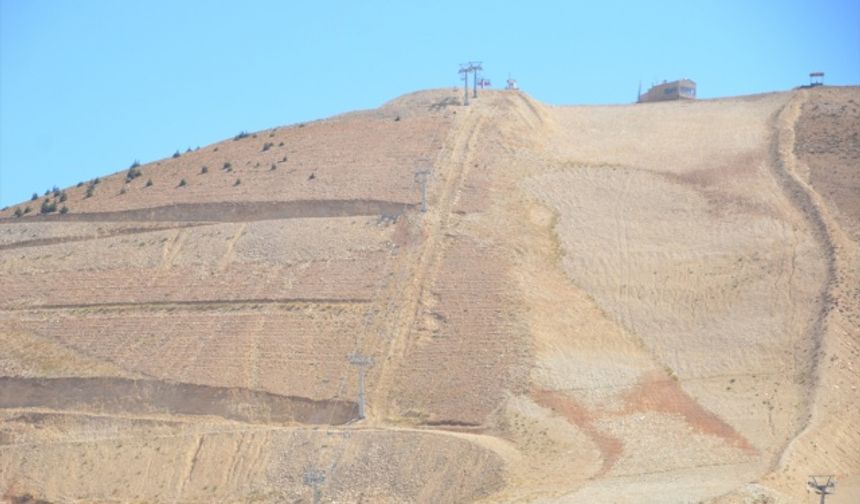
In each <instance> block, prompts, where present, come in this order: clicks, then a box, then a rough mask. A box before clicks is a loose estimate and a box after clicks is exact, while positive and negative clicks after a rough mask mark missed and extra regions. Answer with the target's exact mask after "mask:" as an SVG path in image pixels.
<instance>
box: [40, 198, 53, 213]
mask: <svg viewBox="0 0 860 504" xmlns="http://www.w3.org/2000/svg"><path fill="white" fill-rule="evenodd" d="M56 211H57V203H55V202H53V201H48V200H47V199H46V200H45V201H43V202H42V208H40V209H39V212H41V213H43V214H49V213H51V212H56Z"/></svg>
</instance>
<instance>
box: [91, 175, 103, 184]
mask: <svg viewBox="0 0 860 504" xmlns="http://www.w3.org/2000/svg"><path fill="white" fill-rule="evenodd" d="M101 181H102V179H100V178H98V177H96V178H94V179H93V181H92V182H90V184H91V185H96V184H100V183H101Z"/></svg>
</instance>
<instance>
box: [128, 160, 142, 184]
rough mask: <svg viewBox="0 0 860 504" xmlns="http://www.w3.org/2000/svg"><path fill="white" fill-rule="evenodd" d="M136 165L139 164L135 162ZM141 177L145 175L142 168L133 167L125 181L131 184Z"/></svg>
mask: <svg viewBox="0 0 860 504" xmlns="http://www.w3.org/2000/svg"><path fill="white" fill-rule="evenodd" d="M135 163H137V161H135ZM141 175H143V173H142V172H141V171H140V168H138V167H137V166H134V165H132V167H131V168H129V169H128V173H126V174H125V181H126V182H131V181H132V180H134V179H136V178H137V177H140V176H141Z"/></svg>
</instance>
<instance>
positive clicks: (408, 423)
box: [0, 88, 860, 503]
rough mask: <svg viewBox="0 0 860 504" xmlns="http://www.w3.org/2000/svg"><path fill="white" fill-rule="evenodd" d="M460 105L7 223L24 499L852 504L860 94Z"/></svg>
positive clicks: (382, 111)
mask: <svg viewBox="0 0 860 504" xmlns="http://www.w3.org/2000/svg"><path fill="white" fill-rule="evenodd" d="M457 96H458V94H457V93H455V92H453V91H451V92H449V91H426V92H419V93H414V94H411V95H406V96H404V97H401V98H398V99H397V100H394V101H392V102H390V103H388V104H386V105H384V106H383V107H381V108H379V109H377V110H373V111H366V112H357V113H352V114H347V115H344V116H338V117H334V118H331V119H326V120H322V121H318V122H314V123H309V124H306V125H295V126H290V127H281V128H274V129H272V130H267V131H261V132H256V133H251V134H242V135H237V137H236V138H235V139H228V140H225V141H224V142H221V143H218V144H214V145H211V146H207V147H203V148H200V149H198V150H194V151H190V152H186V153H177V155H176V156H174V157H172V158H169V159H165V160H161V161H158V162H155V163H149V164H145V165H141V166H134V167H132V168H130V169H127V170H122V171H120V172H117V173H116V174H113V175H109V176H106V177H103V178H101V179H100V180H98V181H89V182H84V183H82V184H80V185H79V186H78V187H71V188H67V189H65V190H61V191H60V190H58V191H57V192H56V193H55V194H49V195H47V196H46V198H47V203H46V205H47V206H48V207H50V206H51V205H53V204H56V205H57V208H58V209H60V208H62V207H63V206H65V207H66V209H67V211H66V212H65V213H59V212H49V213H47V214H45V215H41V214H40V208H41V206H42V205H43V201H44V200H45V198H40V199H37V200H36V201H31V202H23V203H21V204H19V205H15V206H13V207H10V208H9V209H7V210H5V211H3V212H2V213H0V285H2V289H0V342H2V347H3V348H4V350H5V351H4V352H2V354H0V489H2V491H3V495H4V496H5V497H6V498H7V499H9V500H13V501H14V500H15V499H19V500H23V499H25V498H34V499H43V500H46V501H49V502H69V501H85V502H168V501H169V502H225V501H226V502H236V501H243V502H312V501H313V499H314V493H315V491H316V492H317V497H319V499H320V500H321V501H322V502H432V503H439V502H452V503H459V502H488V503H489V502H571V503H574V502H631V503H640V502H660V503H665V502H700V501H705V502H715V503H717V502H719V503H741V502H773V503H777V502H787V503H788V502H806V501H805V499H806V498H807V497H808V495H807V493H806V489H805V481H806V478H807V476H808V475H809V474H819V473H827V474H831V473H832V474H837V475H838V477H839V478H840V482H839V487H838V493H837V494H836V495H834V496H833V497H832V498H831V499H829V500H828V502H852V499H856V498H858V496H860V431H858V430H857V428H856V425H858V424H860V410H858V409H857V407H856V404H858V403H860V392H858V389H857V388H858V386H860V376H858V371H857V365H858V364H857V362H858V356H860V271H858V269H860V237H858V234H857V230H858V229H860V224H858V218H860V214H858V213H857V211H858V208H860V207H858V205H857V202H858V201H860V198H857V197H855V195H856V194H857V190H858V188H860V186H858V185H857V182H858V180H860V178H858V177H860V158H858V156H860V144H858V135H860V119H858V117H860V114H858V106H860V89H857V88H817V89H812V90H798V91H793V92H789V93H775V94H767V95H759V96H750V97H740V98H732V99H724V100H709V101H698V102H692V103H690V102H683V103H657V104H643V105H631V106H604V107H550V106H546V105H543V104H541V103H539V102H536V101H535V100H533V99H531V98H529V97H528V96H526V95H524V94H521V93H517V92H485V93H484V94H483V96H482V97H480V98H479V99H478V100H476V101H475V102H474V103H473V104H472V105H470V106H469V107H463V106H461V105H460V104H459V102H458V101H457ZM425 169H429V170H430V172H431V176H430V177H429V179H428V200H429V211H427V212H426V213H423V212H421V211H420V205H419V204H420V197H421V196H420V195H421V192H420V186H419V184H418V182H417V181H416V176H415V174H416V172H417V171H421V170H425ZM28 206H29V207H30V211H29V212H25V211H24V210H25V209H26V207H28ZM16 211H17V212H16ZM16 213H17V214H20V216H17V217H16ZM355 354H361V355H364V356H369V357H371V358H372V361H373V365H372V367H369V368H368V370H367V377H366V388H367V393H366V398H367V418H364V419H361V418H359V409H358V404H357V398H358V388H359V383H358V369H357V367H356V366H353V365H351V364H350V356H354V355H355ZM313 473H317V474H319V473H322V475H323V476H324V478H323V479H322V480H321V481H319V480H318V481H317V482H316V483H315V482H314V481H313V480H314V478H313V477H311V475H312V474H313Z"/></svg>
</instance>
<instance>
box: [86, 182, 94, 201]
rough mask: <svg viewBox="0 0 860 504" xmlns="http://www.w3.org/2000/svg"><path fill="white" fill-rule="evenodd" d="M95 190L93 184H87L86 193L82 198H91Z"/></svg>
mask: <svg viewBox="0 0 860 504" xmlns="http://www.w3.org/2000/svg"><path fill="white" fill-rule="evenodd" d="M95 190H96V186H94V185H91V186H87V193H86V194H85V195H84V199H87V198H92V197H93V192H95Z"/></svg>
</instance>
